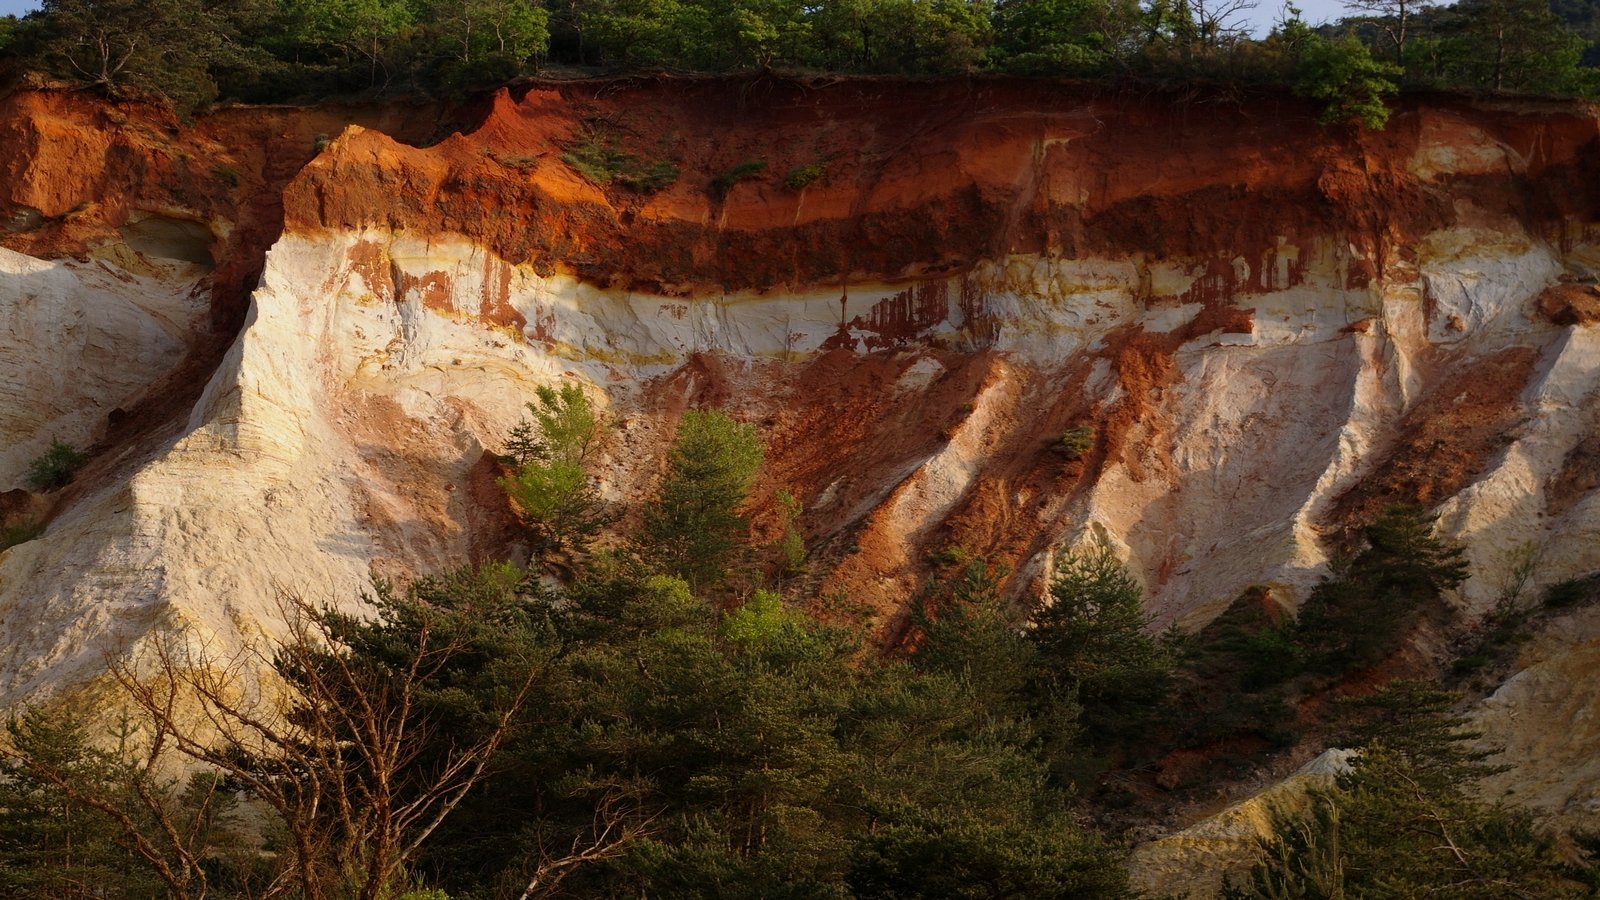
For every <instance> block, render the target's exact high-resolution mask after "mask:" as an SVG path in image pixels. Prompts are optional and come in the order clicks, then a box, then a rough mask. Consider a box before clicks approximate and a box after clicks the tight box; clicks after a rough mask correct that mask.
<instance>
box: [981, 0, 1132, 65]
mask: <svg viewBox="0 0 1600 900" xmlns="http://www.w3.org/2000/svg"><path fill="white" fill-rule="evenodd" d="M1138 20H1139V10H1138V8H1137V6H1135V5H1131V4H1126V3H1116V2H1107V0H1001V2H999V3H997V4H996V5H995V11H994V28H995V46H994V50H993V53H992V56H993V58H994V59H995V60H996V61H997V62H998V63H999V65H1000V66H1002V67H1003V68H1005V69H1008V70H1010V71H1016V72H1028V73H1037V74H1056V73H1073V74H1083V73H1092V72H1096V71H1099V70H1100V69H1101V68H1102V67H1104V66H1105V65H1107V64H1108V63H1109V62H1110V61H1111V60H1113V59H1115V58H1116V57H1118V56H1120V55H1122V54H1123V53H1125V52H1126V49H1127V44H1128V42H1129V39H1130V37H1131V36H1132V35H1133V33H1134V31H1135V30H1136V28H1137V23H1138Z"/></svg>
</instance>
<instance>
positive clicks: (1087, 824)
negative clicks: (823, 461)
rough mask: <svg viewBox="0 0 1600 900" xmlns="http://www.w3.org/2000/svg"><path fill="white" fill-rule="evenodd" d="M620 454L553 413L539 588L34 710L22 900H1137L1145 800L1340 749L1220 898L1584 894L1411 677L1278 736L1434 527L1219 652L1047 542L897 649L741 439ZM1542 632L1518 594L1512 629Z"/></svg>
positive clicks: (188, 662)
mask: <svg viewBox="0 0 1600 900" xmlns="http://www.w3.org/2000/svg"><path fill="white" fill-rule="evenodd" d="M607 429H608V424H607V422H606V421H605V418H604V417H603V415H601V414H600V413H599V412H598V411H597V410H596V409H595V407H594V406H592V405H591V403H590V401H589V399H588V398H587V396H586V395H585V394H584V392H583V391H582V390H581V389H579V388H577V387H576V386H567V387H564V388H561V389H559V390H558V389H554V388H546V389H543V390H540V391H539V392H538V394H537V396H536V398H535V400H534V401H533V402H531V403H529V404H528V416H527V418H526V419H525V420H524V422H523V423H522V424H520V425H519V426H517V427H516V428H515V429H513V430H512V432H511V433H510V434H509V435H508V438H507V440H506V448H505V453H504V455H502V456H501V457H500V458H499V465H500V466H501V469H502V472H503V473H504V476H503V478H502V479H501V485H502V487H503V488H504V490H505V492H506V497H507V502H509V503H510V504H511V505H512V507H513V508H514V509H515V511H516V512H517V514H518V516H519V518H520V520H521V523H522V525H523V526H524V528H525V533H526V541H525V547H526V548H528V550H529V551H530V555H529V557H528V558H527V559H526V561H525V562H520V563H512V562H509V561H483V562H480V563H478V564H476V565H464V566H462V567H460V568H458V569H456V570H453V571H447V572H441V573H438V574H435V575H430V576H426V577H421V578H419V579H417V580H415V581H413V582H412V583H410V584H408V585H404V586H396V585H391V584H388V583H385V582H377V583H375V584H374V585H373V587H372V589H371V591H370V593H369V595H368V596H367V598H366V599H367V600H368V602H369V607H368V608H369V610H370V611H371V614H370V615H365V616H357V615H351V614H348V613H341V612H337V611H334V610H332V609H329V608H324V607H320V606H317V605H314V604H311V603H307V602H305V601H303V600H300V599H298V598H296V597H293V596H286V597H285V598H284V600H283V613H284V619H285V620H286V621H287V622H288V623H289V625H288V629H287V631H286V632H285V633H284V634H282V635H280V636H279V637H277V638H276V639H273V640H271V641H267V640H265V639H263V641H262V642H261V643H259V644H255V645H251V646H249V647H247V648H246V649H245V650H244V651H243V652H242V653H241V652H238V651H232V652H229V651H224V650H222V649H219V648H213V647H210V646H208V645H206V644H205V642H203V641H200V640H198V639H195V638H194V637H193V636H192V635H187V634H184V633H182V632H181V631H180V632H178V633H176V634H174V635H173V639H172V640H171V641H170V642H165V643H156V644H153V645H149V646H146V647H145V648H144V649H143V650H142V651H141V652H139V653H136V654H134V655H133V656H131V657H129V658H127V659H123V660H119V661H116V662H115V663H114V664H113V667H112V671H111V673H110V675H109V676H108V677H107V678H106V679H104V680H103V681H102V682H101V683H98V684H96V685H91V686H88V687H85V688H84V689H82V690H81V691H79V692H76V693H73V694H70V695H67V696H63V697H58V698H55V699H53V700H51V701H48V702H42V703H40V704H37V705H34V706H32V707H29V708H26V709H22V710H19V711H16V712H15V713H14V714H13V715H12V716H11V718H10V720H9V722H8V724H7V728H6V730H7V735H6V740H5V741H4V742H3V744H0V894H3V895H4V896H7V897H19V898H41V900H42V898H53V900H55V898H89V897H96V898H158V897H163V898H203V897H219V898H261V897H291V898H303V900H312V898H345V897H352V898H363V900H380V898H382V900H446V898H457V900H463V898H486V900H487V898H530V897H616V896H649V897H711V896H714V897H754V896H760V897H877V898H890V897H896V898H908V897H973V898H978V897H984V898H990V897H1081V898H1097V897H1103V898H1125V897H1133V896H1136V893H1135V891H1134V890H1133V889H1132V888H1131V887H1130V884H1129V881H1128V876H1127V874H1126V872H1125V870H1124V868H1123V857H1124V854H1125V852H1126V850H1127V847H1126V845H1125V844H1124V842H1123V840H1122V838H1121V837H1120V836H1119V835H1120V832H1121V830H1122V828H1121V826H1122V825H1124V824H1125V823H1126V822H1128V821H1129V817H1130V816H1134V817H1137V815H1138V808H1139V806H1140V804H1141V803H1144V802H1146V800H1142V799H1141V797H1140V795H1139V792H1138V790H1137V789H1136V788H1137V782H1138V781H1139V779H1140V778H1141V777H1143V776H1142V775H1141V773H1145V772H1148V771H1149V770H1150V769H1151V763H1152V761H1153V760H1155V759H1156V758H1158V757H1159V756H1160V755H1162V754H1164V753H1167V752H1170V751H1171V750H1173V749H1177V748H1196V747H1204V746H1216V745H1217V744H1218V743H1219V742H1221V743H1226V742H1227V741H1228V740H1237V739H1239V738H1241V737H1242V736H1253V739H1254V741H1255V746H1257V747H1260V748H1265V749H1264V750H1262V751H1261V752H1263V753H1270V752H1271V750H1272V749H1273V748H1281V747H1283V746H1287V745H1288V744H1292V743H1294V742H1296V741H1297V740H1301V739H1308V740H1313V741H1326V745H1329V746H1342V747H1348V748H1354V749H1355V750H1356V753H1355V755H1354V757H1353V762H1352V764H1351V765H1350V767H1349V768H1348V770H1347V771H1346V772H1345V774H1343V775H1341V776H1339V778H1338V779H1337V781H1336V783H1334V784H1331V785H1329V786H1328V787H1326V788H1323V789H1318V790H1315V791H1314V792H1313V794H1312V796H1311V799H1310V801H1309V802H1308V804H1307V806H1306V809H1305V810H1304V811H1303V813H1301V814H1299V815H1286V816H1285V818H1284V819H1283V820H1282V821H1280V822H1279V823H1278V825H1277V835H1276V837H1275V838H1274V839H1272V840H1270V841H1268V842H1266V844H1265V845H1264V846H1263V848H1262V852H1263V861H1262V862H1261V863H1260V864H1259V865H1258V866H1257V867H1256V870H1255V871H1254V872H1253V873H1252V875H1251V878H1250V879H1249V880H1248V881H1247V882H1241V883H1238V884H1234V885H1231V886H1229V887H1228V894H1229V896H1230V897H1290V896H1293V897H1330V898H1331V897H1342V896H1352V897H1353V896H1363V897H1367V896H1370V897H1413V896H1421V895H1424V894H1428V893H1439V892H1444V894H1445V895H1449V896H1462V897H1471V896H1481V897H1500V896H1540V897H1557V896H1589V895H1591V892H1592V891H1594V890H1595V889H1596V888H1597V887H1600V871H1597V869H1596V868H1595V867H1594V866H1593V865H1592V864H1591V861H1590V856H1589V853H1590V852H1591V851H1592V850H1595V849H1596V848H1597V847H1600V844H1597V842H1596V840H1595V839H1594V838H1593V837H1592V836H1589V835H1584V834H1548V833H1544V832H1539V831H1536V830H1535V829H1534V827H1533V823H1532V820H1531V818H1530V817H1529V815H1528V814H1527V813H1526V812H1524V811H1521V810H1518V809H1516V808H1514V807H1509V806H1505V805H1500V804H1493V803H1487V802H1484V801H1481V800H1478V799H1476V798H1475V797H1474V795H1473V793H1472V786H1473V784H1474V782H1475V781H1476V780H1477V779H1479V778H1481V777H1483V776H1484V775H1485V774H1487V773H1489V772H1492V771H1494V763H1493V754H1492V750H1489V749H1483V748H1479V747H1477V746H1476V745H1475V744H1473V743H1472V739H1473V738H1474V737H1475V735H1473V734H1472V733H1471V732H1470V731H1469V730H1467V729H1466V727H1465V721H1464V720H1463V719H1462V718H1460V717H1459V716H1457V715H1456V714H1455V713H1454V712H1453V710H1454V709H1455V708H1456V705H1457V702H1458V699H1459V698H1458V696H1457V695H1456V694H1453V693H1451V692H1449V691H1446V690H1443V689H1441V688H1440V687H1439V686H1437V685H1429V684H1424V683H1420V682H1409V681H1393V682H1391V683H1389V684H1388V685H1387V686H1384V687H1382V688H1381V689H1379V690H1377V691H1376V693H1372V692H1371V691H1370V689H1369V691H1368V693H1366V694H1365V695H1362V696H1361V699H1358V700H1356V701H1353V702H1345V703H1336V704H1332V703H1330V704H1322V705H1323V706H1325V707H1326V708H1327V709H1328V710H1329V712H1327V713H1326V714H1325V715H1322V716H1321V717H1320V718H1319V717H1317V716H1313V717H1311V718H1309V719H1307V718H1305V717H1300V718H1296V717H1295V716H1293V715H1291V714H1290V713H1289V710H1290V709H1291V708H1295V707H1297V706H1299V705H1300V704H1299V701H1301V700H1304V699H1308V698H1326V697H1328V696H1331V695H1332V693H1333V692H1334V690H1335V689H1336V688H1339V687H1340V686H1342V685H1346V684H1349V683H1351V679H1352V678H1355V679H1357V680H1360V679H1368V680H1370V673H1371V672H1373V671H1374V665H1375V664H1376V663H1379V662H1380V661H1382V660H1385V659H1387V658H1389V657H1391V656H1392V655H1393V654H1395V653H1396V652H1398V651H1399V649H1400V647H1401V645H1402V644H1403V643H1404V641H1405V639H1406V635H1407V634H1408V633H1409V630H1410V629H1411V628H1412V627H1413V626H1414V625H1416V623H1418V622H1419V621H1422V620H1424V619H1428V618H1430V617H1432V618H1435V619H1437V618H1439V617H1445V616H1447V615H1448V610H1447V608H1446V605H1445V604H1444V603H1443V602H1442V598H1443V596H1444V594H1445V593H1446V592H1448V591H1449V590H1451V589H1452V588H1453V587H1454V586H1455V585H1457V584H1459V583H1460V581H1461V580H1462V579H1463V578H1464V577H1465V574H1466V569H1465V566H1464V564H1463V563H1462V560H1461V551H1460V549H1459V548H1457V547H1454V546H1451V545H1449V544H1447V543H1445V542H1443V541H1441V540H1440V539H1439V538H1438V537H1437V535H1436V533H1435V527H1434V524H1435V523H1434V520H1433V518H1432V517H1430V516H1429V515H1427V514H1426V513H1425V512H1424V511H1423V510H1421V509H1418V508H1414V507H1392V508H1390V509H1388V510H1387V511H1385V512H1384V513H1383V514H1382V515H1381V516H1379V517H1378V518H1377V519H1376V520H1375V521H1373V522H1372V523H1370V524H1369V525H1368V526H1367V527H1366V528H1365V529H1364V531H1363V532H1362V533H1361V534H1360V535H1359V536H1358V537H1359V541H1357V542H1356V543H1355V544H1353V547H1354V548H1355V549H1354V552H1353V554H1352V555H1351V556H1350V557H1349V559H1348V560H1347V561H1345V562H1343V563H1341V564H1339V565H1338V566H1336V567H1335V568H1334V571H1333V572H1332V573H1331V574H1330V575H1329V577H1328V578H1327V579H1326V580H1325V581H1324V582H1323V583H1322V585H1321V586H1319V587H1318V588H1317V589H1316V591H1315V592H1314V593H1313V594H1312V595H1311V597H1310V598H1309V600H1308V601H1307V603H1306V604H1305V606H1304V609H1303V611H1302V614H1301V615H1300V616H1299V617H1298V618H1293V617H1275V616H1272V615H1266V614H1264V613H1263V612H1262V609H1263V605H1262V604H1261V603H1259V602H1257V601H1259V599H1260V598H1259V596H1258V592H1249V593H1247V594H1246V595H1245V596H1243V597H1241V598H1240V599H1239V601H1238V602H1236V603H1235V604H1234V606H1233V607H1231V608H1230V609H1229V611H1228V612H1227V613H1225V614H1224V615H1223V617H1222V618H1220V619H1219V620H1217V622H1215V623H1213V625H1212V626H1210V627H1208V628H1207V629H1206V630H1204V631H1202V632H1201V633H1199V634H1198V635H1183V634H1181V633H1179V632H1177V631H1175V630H1168V631H1165V632H1159V633H1157V632H1153V631H1152V629H1151V628H1150V622H1149V621H1148V620H1147V618H1146V616H1145V614H1144V612H1143V610H1142V605H1143V596H1142V592H1141V590H1140V587H1139V585H1138V583H1137V581H1136V580H1135V579H1134V578H1133V577H1132V576H1131V575H1130V574H1129V573H1128V572H1127V570H1126V569H1125V568H1124V567H1123V566H1122V564H1121V563H1120V562H1119V561H1118V560H1117V558H1116V556H1115V555H1114V554H1113V553H1112V552H1111V551H1110V550H1109V549H1107V548H1105V547H1102V546H1098V545H1094V544H1088V545H1084V546H1081V547H1078V548H1076V549H1069V550H1066V551H1064V552H1063V553H1061V554H1060V558H1059V560H1058V561H1057V563H1056V565H1055V567H1054V569H1053V572H1052V574H1051V577H1050V578H1049V579H1048V590H1047V596H1046V597H1045V598H1044V599H1043V601H1042V602H1040V603H1038V604H1037V605H1033V604H1027V603H1024V604H1021V605H1018V604H1016V603H1012V602H1008V601H1007V600H1006V599H1005V591H1004V590H1003V586H1004V584H1005V580H1006V578H1007V573H1006V572H1005V571H1003V570H1001V569H999V568H998V567H996V566H994V565H993V564H991V563H990V562H988V561H987V560H985V559H983V558H981V557H978V556H974V555H972V554H970V553H967V552H965V551H963V550H961V549H960V548H954V547H953V548H950V549H948V550H946V551H944V552H942V553H940V554H937V555H936V557H935V558H933V559H930V560H929V567H930V578H929V582H928V586H927V588H926V589H925V590H923V591H922V592H921V593H919V594H918V595H917V596H915V597H911V598H907V599H908V601H909V609H910V612H909V616H910V621H909V626H910V627H908V628H906V629H904V631H903V634H904V637H903V638H901V639H899V640H897V641H895V642H894V643H893V644H892V645H890V646H884V645H883V639H882V635H880V634H874V633H872V632H871V631H870V630H869V629H867V628H866V627H865V626H864V625H863V624H862V623H863V622H864V621H866V617H865V616H864V614H863V612H862V611H861V610H857V609H854V608H853V607H852V605H851V598H849V597H848V596H838V595H835V596H816V595H814V594H813V593H808V591H807V589H806V588H805V581H804V579H803V577H802V576H803V573H804V571H805V568H806V557H807V555H808V554H807V550H806V547H805V540H804V527H803V518H804V510H803V509H800V508H799V505H798V504H797V503H795V502H794V501H793V499H792V497H788V495H787V494H783V493H781V492H780V493H779V495H778V496H779V501H778V502H779V505H780V507H781V508H782V510H783V512H784V526H785V527H784V529H783V535H782V537H781V538H780V539H779V540H777V541H776V542H773V543H759V542H755V541H753V540H752V539H751V538H750V528H749V521H748V518H747V516H748V512H749V509H748V507H749V504H750V496H751V492H752V489H753V487H754V486H755V485H756V484H757V483H758V481H759V480H760V478H761V477H762V464H763V451H762V442H761V438H760V434H759V433H758V431H757V429H756V428H755V427H754V426H751V425H748V424H743V423H740V422H737V421H735V420H734V419H732V418H731V417H729V416H728V415H726V414H724V413H722V412H720V411H717V410H710V409H696V410H690V411H688V412H686V413H685V414H683V416H682V417H681V419H680V420H679V422H678V425H677V438H676V441H675V442H674V444H673V445H672V447H671V449H670V451H669V454H668V458H667V461H666V462H667V465H666V467H665V470H664V475H663V476H662V478H661V481H660V484H659V486H658V488H657V490H656V492H655V494H654V496H653V497H651V498H649V499H648V500H647V501H646V502H644V503H643V504H641V505H640V506H638V507H637V508H623V507H620V506H616V505H613V504H608V503H607V502H605V501H604V500H602V499H601V497H600V495H599V493H598V491H597V489H596V487H597V486H596V480H595V479H596V474H595V470H596V465H597V456H598V452H597V448H599V447H601V446H603V445H604V444H605V442H606V434H607ZM607 526H609V527H607ZM1595 593H1596V592H1595V590H1594V585H1593V584H1591V583H1587V582H1584V583H1572V584H1568V585H1564V586H1562V587H1561V588H1560V590H1558V591H1554V592H1552V593H1551V595H1550V597H1549V598H1547V602H1548V603H1550V604H1553V605H1556V606H1559V607H1563V608H1565V607H1570V606H1571V605H1573V604H1576V603H1588V602H1593V601H1594V600H1595V599H1596V598H1595V596H1594V594H1595ZM1530 599H1531V602H1530ZM1538 614H1539V608H1538V602H1537V599H1536V598H1527V597H1521V596H1520V594H1519V595H1518V596H1513V597H1512V598H1511V600H1510V601H1508V603H1507V605H1506V608H1505V609H1504V610H1503V615H1504V616H1505V621H1507V622H1514V623H1516V625H1515V626H1514V627H1520V625H1521V624H1522V623H1525V622H1526V621H1527V619H1528V617H1530V616H1535V615H1538ZM1374 623H1379V625H1381V627H1375V626H1374ZM897 633H899V632H897ZM1491 644H1492V642H1489V641H1487V637H1486V641H1485V643H1483V644H1481V645H1473V647H1474V652H1486V653H1487V652H1492V646H1491ZM260 672H267V673H271V676H270V678H269V681H271V682H272V683H275V684H278V685H280V686H281V687H282V688H283V690H281V691H274V690H264V689H260V688H257V687H253V686H252V685H254V684H255V683H256V682H254V681H253V678H254V675H253V674H252V673H260ZM1216 764H1217V766H1219V767H1223V766H1226V765H1227V761H1226V760H1224V759H1221V758H1218V759H1217V760H1216ZM1196 777H1197V778H1198V779H1200V780H1202V781H1203V780H1204V779H1208V778H1213V777H1224V774H1223V770H1222V769H1221V768H1218V769H1213V770H1210V771H1205V772H1201V773H1200V774H1199V775H1198V776H1196ZM1130 786H1132V787H1130ZM1194 786H1195V785H1194V784H1190V785H1184V784H1176V783H1174V784H1169V785H1165V786H1164V787H1165V788H1166V789H1168V790H1175V791H1182V790H1184V789H1186V787H1187V788H1192V787H1194ZM1396 836H1400V837H1401V839H1397V838H1396Z"/></svg>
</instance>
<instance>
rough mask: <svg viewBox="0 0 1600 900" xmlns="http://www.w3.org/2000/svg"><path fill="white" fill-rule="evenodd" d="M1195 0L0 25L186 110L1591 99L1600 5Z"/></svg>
mask: <svg viewBox="0 0 1600 900" xmlns="http://www.w3.org/2000/svg"><path fill="white" fill-rule="evenodd" d="M1254 6H1255V4H1254V3H1246V2H1239V0H1234V2H1228V3H1190V2H1189V0H1177V2H1172V0H1150V2H1148V3H1144V4H1141V3H1139V2H1137V0H1065V2H1063V0H1000V2H991V0H980V2H965V0H826V2H822V3H801V2H798V0H767V2H760V3H754V2H746V0H688V2H676V0H670V2H669V0H605V2H603V0H548V2H547V3H543V4H541V3H537V2H532V0H365V2H359V3H356V2H333V0H293V2H282V3H276V2H269V0H241V2H235V3H226V4H215V3H208V2H204V0H46V2H45V3H44V4H43V9H42V10H40V11H38V12H35V13H32V14H30V15H28V16H26V17H24V18H23V19H21V20H16V19H9V18H8V19H0V52H4V53H5V54H7V55H9V56H10V57H11V59H12V62H13V65H14V66H16V67H19V68H24V69H39V70H43V71H45V72H48V73H50V74H52V75H54V76H56V77H59V78H65V79H69V80H72V81H77V82H80V83H84V84H89V85H94V86H97V87H100V88H102V89H105V90H109V91H113V92H116V91H128V90H141V89H142V90H150V91H155V92H157V93H159V94H162V95H164V96H166V97H167V98H169V99H170V100H172V102H174V103H175V104H177V105H178V106H179V107H180V108H181V109H184V110H192V109H194V108H197V107H199V106H202V105H204V104H206V103H209V102H211V101H213V100H215V99H218V98H221V99H233V100H245V101H258V102H266V101H281V100H286V99H291V98H301V97H308V96H313V97H314V96H325V95H327V94H330V93H347V92H354V91H369V92H370V91H378V90H425V91H431V92H435V93H439V92H442V93H446V94H452V93H457V92H460V91H462V90H466V89H471V88H481V87H485V86H488V85H492V84H495V83H498V82H502V81H505V80H507V79H510V78H514V77H516V76H519V75H525V74H530V73H535V72H538V71H541V70H544V69H547V68H550V67H556V68H570V67H577V68H579V69H585V70H588V71H590V72H594V71H597V70H599V71H611V72H624V71H647V70H663V69H667V70H676V71H700V72H725V71H736V70H767V69H773V68H778V69H784V70H793V71H809V72H841V73H842V72H853V73H876V74H969V73H974V72H984V71H989V72H1012V73H1020V74H1034V75H1066V76H1075V77H1093V78H1120V77H1130V76H1132V77H1140V78H1154V79H1178V80H1189V79H1196V78H1201V79H1213V80H1224V81H1244V82H1277V83H1285V84H1292V85H1295V86H1296V87H1297V89H1299V90H1301V91H1302V92H1304V93H1306V94H1308V95H1310V96H1315V97H1318V98H1320V99H1322V100H1324V101H1326V102H1327V104H1328V110H1329V115H1330V120H1335V119H1336V120H1344V119H1356V120H1359V121H1361V122H1363V123H1365V124H1367V125H1368V126H1371V127H1377V126H1381V124H1382V122H1383V112H1382V102H1381V100H1382V97H1383V95H1384V94H1385V93H1388V92H1390V91H1392V89H1393V86H1394V85H1395V84H1396V83H1401V84H1404V85H1407V86H1421V87H1454V88H1469V89H1488V90H1495V91H1520V92H1537V93H1549V94H1566V95H1571V94H1587V93H1589V92H1591V91H1592V90H1593V89H1594V88H1595V86H1596V84H1597V81H1596V73H1595V71H1594V70H1593V69H1591V68H1589V67H1588V66H1587V65H1586V64H1585V63H1586V62H1587V61H1591V60H1592V55H1591V54H1592V42H1593V40H1594V39H1595V37H1596V36H1600V26H1597V25H1596V23H1595V20H1594V12H1593V9H1592V7H1593V4H1587V5H1581V4H1570V3H1560V4H1556V5H1554V6H1551V5H1547V3H1546V0H1462V2H1460V3H1458V4H1455V5H1453V6H1448V7H1436V6H1432V5H1429V4H1426V3H1418V2H1415V0H1363V2H1359V3H1351V4H1350V12H1351V15H1350V16H1349V17H1347V18H1345V19H1342V20H1341V21H1340V22H1338V23H1337V24H1334V25H1326V26H1322V27H1320V28H1316V29H1313V28H1312V27H1310V26H1309V25H1308V24H1307V23H1306V22H1305V21H1303V20H1302V19H1301V18H1300V15H1299V13H1298V11H1296V10H1295V9H1294V8H1293V6H1289V7H1286V9H1285V11H1284V13H1283V16H1282V18H1281V21H1280V22H1279V23H1278V25H1277V26H1276V27H1275V28H1273V29H1272V31H1271V32H1270V33H1269V34H1268V35H1266V36H1265V37H1262V38H1259V39H1258V38H1254V37H1252V36H1251V35H1250V34H1249V33H1248V32H1247V31H1246V29H1245V20H1244V18H1243V14H1244V13H1245V12H1246V11H1248V10H1249V9H1251V8H1253V7H1254Z"/></svg>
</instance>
